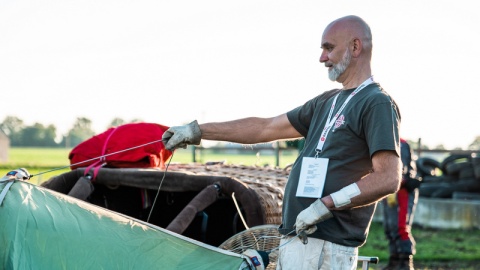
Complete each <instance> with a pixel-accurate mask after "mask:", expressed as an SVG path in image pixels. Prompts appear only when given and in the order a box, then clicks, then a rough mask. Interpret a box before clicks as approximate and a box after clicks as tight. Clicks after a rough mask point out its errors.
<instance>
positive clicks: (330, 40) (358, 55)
mask: <svg viewBox="0 0 480 270" xmlns="http://www.w3.org/2000/svg"><path fill="white" fill-rule="evenodd" d="M371 57H372V34H371V31H370V27H369V26H368V24H367V23H366V22H365V21H364V20H363V19H361V18H360V17H357V16H346V17H342V18H339V19H337V20H335V21H333V22H331V23H330V24H329V25H328V26H327V27H326V28H325V31H324V32H323V36H322V55H321V56H320V62H321V63H325V66H326V67H328V68H329V70H328V76H329V78H330V80H332V81H337V82H340V83H343V84H344V85H345V84H348V83H349V82H350V81H355V80H359V79H361V78H363V77H365V76H367V77H368V76H370V75H371V74H370V72H371V71H370V60H371ZM367 73H368V74H367ZM365 79H366V78H363V80H365ZM360 83H361V82H360Z"/></svg>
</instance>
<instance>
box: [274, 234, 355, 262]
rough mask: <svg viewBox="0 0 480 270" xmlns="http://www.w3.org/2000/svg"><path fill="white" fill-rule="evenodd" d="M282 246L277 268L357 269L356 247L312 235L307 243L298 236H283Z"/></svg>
mask: <svg viewBox="0 0 480 270" xmlns="http://www.w3.org/2000/svg"><path fill="white" fill-rule="evenodd" d="M290 240H291V241H290ZM288 241H290V242H288ZM287 242H288V243H287ZM285 243H287V244H285ZM282 244H285V245H283V246H282ZM280 246H281V247H280V250H279V254H278V262H277V269H276V270H320V269H321V270H355V269H357V261H358V248H356V247H346V246H342V245H337V244H334V243H331V242H328V241H325V240H320V239H317V238H310V237H309V238H308V243H307V244H306V245H304V244H303V243H302V241H300V239H299V238H298V237H295V238H294V239H293V240H292V238H291V237H287V238H283V239H282V240H280Z"/></svg>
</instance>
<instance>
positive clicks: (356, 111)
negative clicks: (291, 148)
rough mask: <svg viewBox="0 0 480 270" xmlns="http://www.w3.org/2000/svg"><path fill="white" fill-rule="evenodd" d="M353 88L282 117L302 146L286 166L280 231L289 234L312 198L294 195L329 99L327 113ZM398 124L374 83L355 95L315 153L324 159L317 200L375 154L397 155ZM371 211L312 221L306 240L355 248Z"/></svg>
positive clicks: (362, 170)
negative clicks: (287, 173)
mask: <svg viewBox="0 0 480 270" xmlns="http://www.w3.org/2000/svg"><path fill="white" fill-rule="evenodd" d="M354 90H355V89H349V90H344V91H339V90H330V91H327V92H325V93H323V94H321V95H319V96H317V97H315V98H313V99H311V100H309V101H308V102H306V103H305V104H304V105H302V106H299V107H297V108H295V109H293V110H291V111H289V112H288V113H287V117H288V119H289V121H290V123H291V124H292V125H293V126H294V127H295V128H296V129H297V131H298V132H300V133H301V134H302V135H303V136H304V137H305V146H304V148H303V150H302V151H301V152H300V154H299V157H298V158H297V160H296V161H295V163H294V165H293V166H292V170H291V172H290V176H289V179H288V182H287V185H286V187H285V197H284V201H283V214H282V219H283V220H282V226H281V228H280V232H281V233H283V234H287V233H290V232H291V231H292V230H294V228H293V225H294V224H295V220H296V217H297V215H298V214H299V213H300V212H301V211H302V210H304V209H305V208H307V207H308V206H309V205H310V204H311V203H313V202H314V201H315V200H316V199H312V198H301V197H297V196H296V192H297V186H298V180H299V175H300V169H301V163H302V159H303V157H314V156H315V153H316V151H315V149H316V148H317V144H318V141H319V139H320V134H321V132H322V130H323V128H324V127H325V123H326V120H327V117H328V113H329V111H330V108H331V106H332V103H333V100H334V97H335V95H337V93H338V95H339V96H338V98H337V102H336V104H335V111H334V114H333V115H335V113H336V112H337V110H338V109H339V108H340V107H341V106H342V104H343V102H344V101H345V100H346V99H347V97H348V96H349V95H350V94H351V93H352V92H353V91H354ZM332 117H333V116H332ZM399 125H400V113H399V110H398V107H397V105H396V104H395V102H394V101H393V100H392V99H391V98H390V97H389V96H388V94H387V93H386V92H385V91H384V90H383V89H382V88H381V87H380V85H379V84H377V83H372V84H370V85H368V86H367V87H365V88H364V89H363V90H361V91H360V92H359V93H357V94H356V95H355V96H354V97H353V98H352V99H351V100H350V102H349V103H348V104H347V105H346V107H345V108H344V109H343V111H342V112H341V114H340V116H339V117H338V118H337V121H336V124H335V125H334V127H332V129H331V130H330V133H329V134H328V136H327V139H326V141H325V144H324V147H323V151H322V152H321V153H320V154H319V157H322V158H328V159H329V163H328V169H327V175H326V180H325V186H324V189H323V194H322V197H325V196H327V195H329V194H331V193H333V192H335V191H338V190H340V189H341V188H343V187H345V186H347V185H349V184H351V183H354V182H356V181H358V180H359V179H361V178H362V177H364V176H365V175H367V174H368V173H370V172H371V170H372V161H371V157H372V156H373V154H374V153H375V152H377V151H380V150H391V151H395V152H396V153H397V155H399V153H400V149H399V148H400V138H399V135H398V132H399ZM375 207H376V203H375V204H371V205H368V206H364V207H358V208H355V209H350V210H342V211H332V213H333V218H331V219H328V220H326V221H324V222H320V223H318V224H317V227H318V229H317V231H316V232H315V233H313V234H312V235H310V236H311V237H315V238H319V239H324V240H327V241H330V242H333V243H336V244H340V245H344V246H352V247H358V246H361V245H363V244H364V243H365V240H366V238H367V234H368V228H369V226H370V223H371V220H372V217H373V213H374V211H375Z"/></svg>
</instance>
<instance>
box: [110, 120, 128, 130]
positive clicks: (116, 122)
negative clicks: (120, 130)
mask: <svg viewBox="0 0 480 270" xmlns="http://www.w3.org/2000/svg"><path fill="white" fill-rule="evenodd" d="M124 124H126V122H125V120H123V119H122V118H118V117H117V118H114V119H113V120H112V122H110V125H109V126H108V127H107V129H109V128H112V127H118V126H121V125H124Z"/></svg>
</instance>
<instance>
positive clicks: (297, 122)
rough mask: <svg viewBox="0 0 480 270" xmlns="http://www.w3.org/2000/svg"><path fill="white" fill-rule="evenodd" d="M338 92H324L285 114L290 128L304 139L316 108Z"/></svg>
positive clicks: (337, 90) (335, 90) (334, 90)
mask: <svg viewBox="0 0 480 270" xmlns="http://www.w3.org/2000/svg"><path fill="white" fill-rule="evenodd" d="M339 91H340V90H339V89H333V90H329V91H326V92H324V93H322V94H320V95H318V96H316V97H314V98H312V99H310V100H309V101H307V102H305V104H303V105H302V106H298V107H297V108H295V109H293V110H291V111H289V112H287V118H288V120H289V121H290V124H292V126H293V127H294V128H295V129H296V130H297V131H298V132H299V133H300V134H302V136H303V137H306V136H307V133H308V129H309V128H310V123H311V121H312V118H313V114H314V113H315V109H316V107H317V106H320V104H321V103H323V102H325V101H327V100H328V99H329V98H331V97H332V96H333V95H335V94H336V93H338V92H339Z"/></svg>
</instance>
